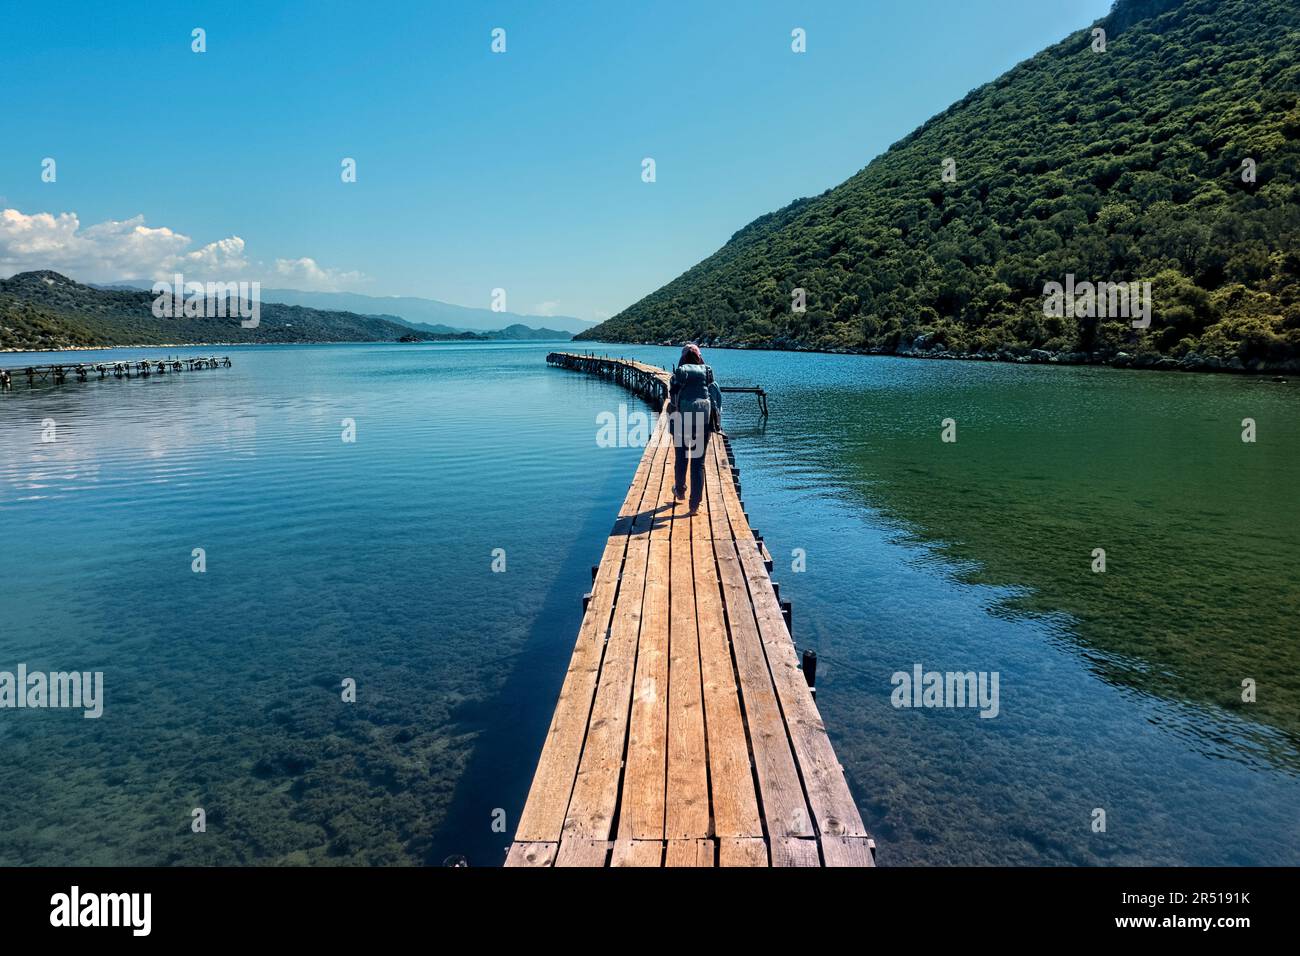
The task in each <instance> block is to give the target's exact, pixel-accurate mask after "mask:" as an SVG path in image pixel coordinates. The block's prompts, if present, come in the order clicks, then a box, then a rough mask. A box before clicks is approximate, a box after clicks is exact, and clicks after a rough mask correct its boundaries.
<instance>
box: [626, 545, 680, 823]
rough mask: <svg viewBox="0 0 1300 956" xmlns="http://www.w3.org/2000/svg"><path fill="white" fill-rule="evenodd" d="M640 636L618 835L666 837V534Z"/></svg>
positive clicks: (655, 557) (657, 551)
mask: <svg viewBox="0 0 1300 956" xmlns="http://www.w3.org/2000/svg"><path fill="white" fill-rule="evenodd" d="M649 548H650V556H649V561H648V562H647V565H646V581H645V594H644V599H643V601H642V609H641V636H640V640H639V642H638V646H637V655H636V676H635V679H634V681H633V691H632V715H631V718H630V720H629V723H628V738H627V767H626V769H625V770H624V773H623V795H622V802H621V804H620V810H619V823H618V835H619V838H620V839H625V840H662V839H663V836H664V800H665V787H666V779H667V754H668V580H669V579H668V575H669V559H670V557H671V552H670V550H669V548H670V543H669V541H668V540H666V539H664V538H654V537H652V538H651V539H650V544H649Z"/></svg>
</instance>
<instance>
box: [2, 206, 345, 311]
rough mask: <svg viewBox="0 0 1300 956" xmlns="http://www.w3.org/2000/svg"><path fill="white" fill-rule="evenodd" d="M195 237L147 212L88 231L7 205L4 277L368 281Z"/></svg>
mask: <svg viewBox="0 0 1300 956" xmlns="http://www.w3.org/2000/svg"><path fill="white" fill-rule="evenodd" d="M191 245H193V240H192V239H190V237H189V236H186V235H183V234H182V233H179V232H175V231H174V230H171V229H168V228H167V227H166V226H160V227H157V228H154V227H150V226H146V225H145V222H144V217H143V216H135V217H133V218H131V219H124V220H120V221H119V220H114V219H110V220H107V221H106V222H100V223H95V224H94V225H90V226H85V227H84V228H83V226H82V224H81V221H80V219H78V218H77V214H76V213H74V212H63V213H58V214H57V215H55V214H53V213H48V212H38V213H33V214H32V215H27V214H25V213H22V212H20V211H18V210H17V209H3V210H0V277H3V276H10V275H13V274H14V273H16V272H27V271H30V270H34V269H53V270H54V271H56V272H62V273H63V274H64V275H67V276H69V277H71V278H73V279H77V280H79V281H82V282H111V281H114V280H117V279H166V278H169V277H170V276H171V275H173V274H174V273H176V272H183V273H186V274H187V277H192V278H193V279H195V280H204V281H206V280H209V279H210V280H214V281H230V280H232V279H249V280H262V281H263V284H266V280H267V279H269V278H271V277H274V278H275V280H276V281H277V282H278V283H279V284H281V285H283V284H284V283H285V280H286V279H288V280H290V281H292V282H294V283H295V284H296V285H297V286H298V287H299V288H303V289H308V290H312V291H337V290H338V289H340V288H342V287H344V286H348V285H355V284H357V283H360V282H363V281H364V280H365V276H364V275H363V274H362V273H360V272H344V271H341V270H336V269H327V268H322V267H321V266H319V265H318V264H317V263H316V261H315V260H314V259H310V258H306V257H304V258H300V259H276V260H275V264H274V266H272V267H271V268H269V269H268V268H267V267H266V266H265V265H264V264H263V263H261V262H259V261H250V260H249V259H248V258H246V256H245V249H244V240H243V239H241V238H240V237H239V236H230V237H228V238H225V239H219V240H217V241H216V242H210V243H208V244H207V245H205V246H201V247H199V248H198V249H190V246H191Z"/></svg>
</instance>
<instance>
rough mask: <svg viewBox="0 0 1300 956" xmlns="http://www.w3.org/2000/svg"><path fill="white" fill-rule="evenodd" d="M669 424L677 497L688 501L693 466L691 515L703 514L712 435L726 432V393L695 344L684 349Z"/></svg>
mask: <svg viewBox="0 0 1300 956" xmlns="http://www.w3.org/2000/svg"><path fill="white" fill-rule="evenodd" d="M668 414H669V418H668V424H669V428H670V429H671V430H672V435H673V451H674V458H673V479H674V480H673V494H674V495H675V496H676V498H677V500H678V501H681V500H682V499H683V498H684V497H686V471H687V463H688V462H689V463H690V473H691V498H690V502H689V506H690V510H689V511H688V512H687V514H688V515H693V514H695V513H696V512H697V511H699V510H700V501H701V500H703V498H704V455H705V452H707V451H708V447H709V434H710V433H711V432H713V431H718V432H721V431H722V391H721V390H720V389H719V388H718V384H717V382H715V381H714V380H713V369H711V368H710V367H709V366H707V365H705V364H704V356H703V355H701V354H700V348H699V346H698V345H696V344H695V343H693V342H688V343H686V345H684V346H682V355H681V359H680V360H679V361H678V363H677V368H676V369H675V370H674V371H673V377H672V381H671V383H670V384H669V387H668Z"/></svg>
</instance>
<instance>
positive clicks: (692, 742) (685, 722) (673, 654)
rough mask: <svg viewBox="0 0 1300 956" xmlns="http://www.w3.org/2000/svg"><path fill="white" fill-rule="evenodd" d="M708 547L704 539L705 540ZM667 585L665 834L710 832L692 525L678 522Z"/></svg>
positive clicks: (675, 836)
mask: <svg viewBox="0 0 1300 956" xmlns="http://www.w3.org/2000/svg"><path fill="white" fill-rule="evenodd" d="M701 546H702V547H708V542H707V541H705V542H703V543H702V545H701ZM670 575H671V576H670V581H669V589H670V596H671V602H670V603H671V610H670V615H669V620H670V626H669V662H668V792H667V808H666V813H665V820H664V835H665V836H667V837H668V839H670V840H673V839H686V838H690V837H706V836H709V835H710V830H709V765H708V747H707V745H706V743H705V737H704V689H703V686H702V683H701V679H700V641H699V630H698V625H697V624H696V610H695V574H694V557H693V554H692V539H691V525H690V524H688V523H687V522H684V521H679V522H677V524H676V526H675V528H674V532H673V537H672V565H671V572H670Z"/></svg>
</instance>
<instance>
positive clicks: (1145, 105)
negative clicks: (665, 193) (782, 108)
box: [579, 0, 1300, 369]
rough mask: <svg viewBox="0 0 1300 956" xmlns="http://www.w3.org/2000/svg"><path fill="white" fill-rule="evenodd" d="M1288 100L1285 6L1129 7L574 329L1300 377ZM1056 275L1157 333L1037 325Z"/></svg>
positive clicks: (1295, 75) (1293, 110)
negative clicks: (652, 288) (1145, 306)
mask: <svg viewBox="0 0 1300 956" xmlns="http://www.w3.org/2000/svg"><path fill="white" fill-rule="evenodd" d="M1094 26H1096V27H1100V28H1102V29H1104V30H1105V31H1106V34H1107V35H1106V44H1105V50H1104V52H1098V51H1096V50H1094V35H1093V27H1094ZM1298 93H1300V3H1297V2H1296V0H1120V2H1119V3H1117V4H1116V7H1115V8H1114V9H1113V10H1112V12H1111V14H1110V15H1109V16H1108V17H1107V18H1105V19H1103V20H1102V21H1100V22H1099V23H1098V24H1095V25H1090V26H1089V27H1088V28H1086V29H1083V30H1080V31H1079V32H1077V33H1075V34H1073V35H1071V36H1069V37H1067V38H1066V39H1065V40H1063V41H1062V42H1061V43H1059V44H1057V45H1056V46H1054V47H1052V48H1050V49H1047V50H1045V51H1043V52H1042V53H1040V54H1039V55H1037V56H1035V57H1033V58H1032V59H1030V60H1028V61H1026V62H1024V63H1022V64H1020V65H1019V66H1017V67H1015V68H1014V69H1012V70H1011V71H1010V72H1008V73H1007V74H1005V75H1004V76H1002V77H1000V78H999V79H997V80H995V81H994V82H992V83H989V84H988V85H986V86H984V87H981V88H979V89H977V90H975V91H973V92H971V93H970V94H969V95H967V96H966V97H965V98H964V99H962V100H961V101H960V102H958V103H956V104H954V105H953V106H952V107H950V108H949V109H947V110H946V111H944V112H943V113H942V114H940V115H938V116H936V117H934V118H933V119H931V120H930V121H929V122H927V123H925V125H923V126H922V127H921V128H920V129H918V130H916V131H915V132H914V133H912V134H911V135H909V136H908V137H906V138H905V139H904V140H902V141H901V142H899V143H897V144H895V145H894V146H893V147H891V148H890V149H889V150H888V151H887V152H885V153H884V154H882V155H881V156H879V157H878V158H876V159H875V160H874V161H872V162H871V163H870V164H869V165H868V166H867V167H866V168H865V169H863V170H862V171H861V172H859V173H858V174H857V175H855V176H854V177H852V178H851V179H849V180H848V181H847V182H845V183H843V184H842V185H840V186H838V187H836V188H834V189H830V190H827V191H826V192H825V193H823V194H821V195H820V196H817V197H815V198H811V199H801V200H798V201H796V202H793V203H791V204H790V205H789V206H786V207H785V208H784V209H781V210H779V211H777V212H774V213H771V214H769V215H766V216H763V217H761V218H759V219H757V220H755V221H754V222H752V223H750V224H749V225H748V226H746V227H745V228H744V229H742V230H740V231H739V232H738V233H736V234H735V235H734V236H732V238H731V240H730V241H729V242H728V243H727V244H726V245H725V246H723V247H722V248H721V249H720V250H719V251H718V252H716V253H715V254H714V255H712V256H710V257H709V258H708V259H706V260H704V261H703V262H701V263H699V264H698V265H696V266H695V267H693V268H692V269H690V270H689V271H687V272H686V273H684V274H683V275H682V276H680V277H678V278H677V279H675V280H674V281H672V282H671V283H669V284H668V285H666V286H664V287H663V288H662V289H659V290H658V291H657V292H654V293H653V294H651V295H649V296H647V297H645V298H644V299H642V300H641V301H639V302H637V303H636V304H635V305H633V306H631V307H630V308H628V309H627V310H625V311H624V312H622V313H620V314H618V315H616V316H614V317H613V318H612V319H610V320H608V321H607V322H605V323H603V324H602V325H600V326H597V327H596V328H594V329H592V330H591V331H589V332H586V333H583V334H582V335H580V336H579V338H583V339H595V340H606V341H627V342H632V341H640V342H657V341H664V340H673V341H681V340H683V339H696V340H698V341H702V342H704V343H710V344H718V345H739V346H749V347H769V348H812V349H828V350H839V349H845V350H861V351H882V352H901V353H906V354H918V353H919V354H954V355H970V354H979V355H980V356H985V357H987V356H990V355H992V356H997V357H1001V358H1009V357H1022V358H1023V357H1026V356H1031V355H1032V356H1033V357H1034V358H1036V359H1040V360H1046V359H1047V358H1048V356H1049V355H1050V356H1051V357H1052V358H1060V359H1063V360H1066V361H1112V362H1117V363H1118V364H1129V363H1133V364H1138V365H1151V364H1159V365H1161V366H1168V365H1171V364H1176V363H1179V364H1182V365H1184V366H1186V367H1231V368H1239V367H1245V368H1257V369H1258V368H1296V367H1297V356H1300V184H1298V183H1300V179H1298V177H1300V106H1298V105H1297V102H1298ZM947 159H951V160H953V161H954V162H953V165H952V166H951V167H950V170H951V171H952V172H955V181H945V179H944V176H943V172H944V161H945V160H947ZM1252 170H1253V172H1252ZM1244 174H1246V175H1244ZM949 178H952V177H951V176H950V177H949ZM1067 275H1073V276H1075V277H1076V279H1077V280H1078V281H1079V282H1083V281H1089V282H1132V281H1149V282H1150V283H1151V301H1152V307H1151V323H1150V327H1149V328H1147V329H1143V330H1134V329H1133V328H1132V326H1131V323H1130V321H1129V320H1128V319H1127V318H1124V319H1115V318H1113V317H1100V318H1098V317H1088V318H1073V317H1070V316H1059V317H1053V316H1048V315H1045V314H1044V307H1043V305H1044V289H1045V286H1046V284H1047V283H1049V282H1064V281H1065V279H1066V276H1067ZM797 288H802V289H804V290H806V292H805V294H806V311H803V312H796V311H794V310H793V308H792V304H793V298H792V297H793V294H794V290H796V289H797Z"/></svg>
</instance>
